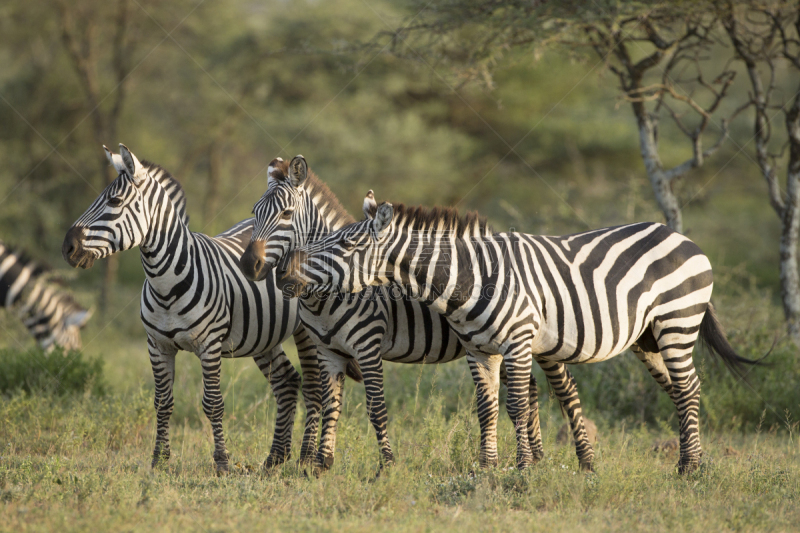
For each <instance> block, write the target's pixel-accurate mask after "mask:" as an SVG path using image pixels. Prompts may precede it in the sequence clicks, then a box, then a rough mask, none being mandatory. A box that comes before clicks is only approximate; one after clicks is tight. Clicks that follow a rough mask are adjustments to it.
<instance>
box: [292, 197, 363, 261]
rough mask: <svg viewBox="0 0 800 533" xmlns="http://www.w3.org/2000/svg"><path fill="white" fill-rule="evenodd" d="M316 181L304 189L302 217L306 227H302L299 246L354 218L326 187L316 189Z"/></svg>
mask: <svg viewBox="0 0 800 533" xmlns="http://www.w3.org/2000/svg"><path fill="white" fill-rule="evenodd" d="M315 185H317V184H316V183H312V184H311V186H310V187H309V188H307V189H305V190H304V192H305V199H304V200H305V204H306V214H307V216H306V217H304V218H305V221H306V227H305V228H302V231H301V234H302V235H303V241H304V242H302V243H301V246H303V245H306V244H309V243H312V242H315V241H317V240H319V239H321V238H323V237H325V236H326V235H328V234H329V233H331V232H332V231H336V230H338V229H339V228H342V227H344V226H346V225H348V224H352V223H353V222H355V221H356V220H355V219H354V218H353V217H352V216H350V214H349V213H348V212H347V211H345V210H344V209H343V208H342V206H341V204H339V201H338V199H337V198H336V197H335V196H334V195H333V193H332V192H330V190H329V189H327V187H326V188H325V189H324V190H321V191H319V192H318V191H317V190H316V189H317V188H318V187H317V186H315Z"/></svg>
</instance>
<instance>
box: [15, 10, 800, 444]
mask: <svg viewBox="0 0 800 533" xmlns="http://www.w3.org/2000/svg"><path fill="white" fill-rule="evenodd" d="M117 5H118V4H116V3H103V2H99V1H97V0H83V1H81V2H79V3H76V4H75V5H74V6H70V7H74V9H77V10H78V13H79V14H80V17H78V20H79V21H80V22H81V24H83V25H86V26H92V25H93V27H94V31H93V32H89V33H88V35H90V37H91V39H90V40H89V42H88V45H87V46H89V47H90V48H91V50H92V51H93V54H94V55H93V56H92V57H93V58H94V59H95V60H96V72H97V81H98V86H99V88H100V94H101V95H102V96H103V99H102V100H101V103H100V107H101V109H102V110H104V111H105V112H108V110H109V108H110V106H112V105H113V101H114V99H115V95H116V92H115V91H116V90H117V81H116V80H115V78H114V73H113V60H114V58H113V57H112V54H111V53H110V50H111V49H112V44H113V43H112V41H113V35H114V33H113V31H112V30H113V18H114V14H115V12H116V11H115V10H116V8H117ZM603 5H605V4H603ZM408 6H409V3H408V2H405V1H398V2H392V1H389V0H380V1H376V0H370V1H369V2H367V3H364V2H362V1H359V0H336V1H335V2H317V1H297V2H269V3H263V4H259V3H252V2H244V1H241V0H222V1H220V2H213V3H212V2H200V3H196V2H187V1H178V2H170V3H156V2H149V1H148V2H141V1H140V2H130V3H129V4H127V8H128V14H129V20H130V27H129V31H128V34H127V39H128V42H129V45H130V46H129V53H130V58H129V65H130V70H131V72H130V74H129V76H128V77H127V78H126V83H125V90H126V91H127V92H126V97H125V99H124V103H123V106H122V111H121V115H120V121H119V124H118V127H117V135H118V136H119V138H114V139H107V140H105V141H104V142H105V144H107V145H108V146H110V147H114V146H116V143H118V142H123V143H125V144H126V145H127V146H128V147H129V148H131V150H133V152H134V153H135V154H136V155H137V156H139V157H140V158H144V159H148V160H152V161H155V162H158V163H160V164H162V165H163V166H164V167H165V168H167V169H169V170H170V171H171V172H172V173H173V174H175V176H176V177H177V178H178V179H179V180H180V181H181V182H182V183H183V185H184V186H185V188H186V191H187V195H188V197H189V212H190V215H191V219H192V223H191V228H192V229H193V230H195V231H203V232H205V233H212V234H213V233H217V232H219V231H222V230H224V229H225V228H227V227H229V226H230V225H232V224H233V223H234V222H236V221H238V220H241V219H243V218H246V217H248V216H249V214H250V211H251V208H252V205H253V204H254V203H255V201H256V200H257V199H258V198H259V197H260V196H261V195H262V194H263V192H264V189H265V188H266V173H265V171H266V166H267V164H268V163H269V161H271V160H272V159H273V158H274V157H277V156H282V157H284V158H286V157H292V156H294V155H295V154H297V153H302V154H304V155H305V156H306V158H307V159H308V161H309V163H310V165H311V168H312V169H313V170H314V171H315V172H316V173H317V174H318V175H319V176H320V177H321V178H322V179H323V180H325V181H326V182H327V183H329V184H330V186H331V188H332V190H333V191H334V192H335V194H336V195H337V196H339V198H340V199H341V200H342V201H343V203H344V205H345V206H346V207H347V208H348V209H349V210H350V211H351V212H352V213H354V214H360V210H361V201H362V199H363V195H364V193H365V192H366V190H367V189H374V190H375V193H376V196H377V198H378V200H379V201H382V200H392V201H403V202H406V203H425V204H437V203H438V204H451V205H453V204H454V205H457V206H458V207H459V209H461V210H462V211H464V210H467V209H477V210H479V211H480V212H481V213H483V214H485V215H487V216H488V217H489V219H490V221H491V222H492V224H493V225H494V226H495V227H496V228H497V229H506V228H514V229H516V230H519V231H526V232H530V233H545V234H559V233H569V232H574V231H581V230H585V229H588V228H592V227H601V226H609V225H615V224H622V223H627V222H634V221H641V220H654V221H661V220H662V216H661V214H660V212H659V211H658V208H657V206H656V205H655V202H654V201H653V198H652V191H651V190H650V185H649V183H648V182H647V180H646V179H645V173H644V169H643V167H642V163H641V158H640V154H639V147H638V140H637V134H636V128H635V122H634V119H633V117H632V115H631V113H630V111H629V109H628V108H627V105H619V104H620V102H619V101H618V99H617V92H618V91H617V89H616V87H615V83H616V82H615V80H614V79H613V78H611V77H610V76H609V75H608V73H607V72H605V68H604V66H603V64H602V63H601V62H599V61H598V60H597V58H596V57H594V56H591V55H589V54H586V55H583V54H582V53H579V52H575V51H573V52H569V53H567V52H558V51H549V52H545V51H541V50H531V49H519V50H512V51H508V50H507V51H504V52H503V55H502V58H501V59H502V61H499V60H498V61H497V65H495V68H494V69H493V78H492V80H491V81H492V83H491V86H492V87H493V88H492V89H491V90H487V89H486V87H482V86H477V85H460V84H459V83H460V82H459V80H458V79H453V78H452V77H451V76H450V75H449V71H448V70H447V67H448V65H447V64H438V63H430V62H428V61H427V60H426V59H423V58H422V57H421V56H414V55H413V54H408V55H409V57H408V58H400V57H397V56H396V55H394V54H391V53H389V49H388V48H385V47H383V46H379V47H378V48H375V47H374V46H363V45H364V44H365V43H368V42H373V41H372V39H373V38H374V36H375V35H376V34H378V33H379V32H381V31H388V30H393V29H394V28H396V27H398V26H399V25H401V24H407V23H409V22H413V20H414V14H415V13H416V11H409V7H408ZM434 7H435V6H434ZM409 13H410V14H409ZM708 60H709V61H711V62H714V61H718V57H717V56H713V57H710V58H709V59H708ZM780 75H781V76H784V77H786V79H787V80H789V79H790V77H791V76H793V75H794V74H791V73H788V72H782V73H780ZM790 81H791V80H790ZM743 87H746V86H738V85H737V87H735V88H733V90H734V91H739V92H737V93H736V94H737V95H739V96H742V95H746V92H747V91H746V88H743ZM0 100H2V101H0V124H2V128H0V158H2V160H3V162H4V164H3V165H2V166H1V167H0V238H2V239H3V240H4V241H6V242H10V243H13V244H16V245H20V246H23V247H24V248H26V249H28V250H29V251H30V252H31V253H32V255H34V256H35V257H37V258H38V259H44V260H46V261H49V262H50V263H51V264H53V265H63V263H62V262H61V261H62V260H61V257H60V246H61V241H62V239H63V236H64V233H65V232H66V230H67V228H68V227H69V226H70V225H71V224H72V222H73V221H74V220H75V219H76V218H77V217H78V216H79V215H80V214H81V213H82V212H83V211H84V210H85V209H86V208H87V207H88V206H89V204H90V203H91V202H92V200H93V199H94V198H95V197H96V196H97V194H99V192H100V190H101V187H102V184H103V183H104V182H103V179H104V176H99V175H97V173H98V171H97V160H98V158H99V157H102V151H101V150H102V148H101V147H100V146H96V142H95V140H94V132H93V128H92V125H91V114H90V113H91V111H92V110H91V109H90V108H88V107H87V103H86V98H85V95H84V94H83V92H82V88H81V85H80V82H79V79H78V77H77V76H76V74H75V71H74V68H73V66H72V64H71V62H70V58H69V56H68V54H67V53H66V52H65V49H64V46H63V42H62V38H61V33H60V18H59V8H58V4H57V3H56V2H47V1H46V2H41V3H38V2H34V3H31V2H23V1H22V0H6V1H5V2H3V3H2V4H0ZM751 119H752V116H750V115H747V116H744V115H743V116H742V117H740V118H739V119H738V120H737V122H735V123H734V124H732V129H731V134H732V137H733V142H730V143H728V144H726V145H725V146H724V148H723V150H722V151H721V152H720V153H719V155H718V156H716V157H715V158H714V160H713V161H709V162H708V163H707V164H706V165H705V166H704V167H703V168H701V169H698V170H697V171H696V172H693V173H692V175H691V176H690V177H689V178H687V179H685V180H682V181H680V182H678V183H677V184H676V185H675V188H676V192H677V194H678V196H679V198H680V200H681V202H682V203H683V204H684V219H685V227H686V229H687V231H686V232H687V234H688V235H689V236H690V237H691V238H692V239H693V240H695V241H696V242H697V243H698V244H699V245H700V246H701V248H702V249H703V250H704V251H705V252H706V253H707V254H708V256H709V257H710V259H711V261H712V264H713V265H714V270H715V275H716V278H717V281H716V287H715V291H714V297H715V301H716V303H717V308H718V310H719V313H720V315H721V318H722V320H723V323H724V324H725V325H726V326H727V328H728V331H729V333H730V335H731V339H732V342H733V344H734V346H735V347H736V348H737V349H740V350H741V351H742V353H743V354H744V355H747V356H758V355H763V354H764V353H766V352H767V351H768V350H769V348H770V346H771V343H772V340H773V339H774V337H775V332H777V331H780V330H781V328H782V324H781V318H780V308H779V307H778V306H777V305H776V300H775V298H774V296H775V294H777V288H778V283H779V279H778V249H777V241H778V236H779V222H778V221H777V220H776V219H775V216H774V214H773V213H772V212H771V210H770V207H769V204H768V202H767V200H766V191H765V186H764V183H763V179H762V178H761V176H760V175H759V171H758V167H757V165H756V164H755V163H754V162H753V161H752V159H751V158H750V153H749V152H748V142H749V139H750V135H751V133H750V132H751V130H752V120H751ZM659 135H660V146H661V152H662V153H661V155H662V158H663V160H664V164H665V165H666V166H671V165H674V164H677V163H680V162H682V161H684V160H685V159H686V158H687V157H689V156H690V155H691V148H690V146H689V145H688V144H687V143H685V142H683V140H682V136H681V134H680V132H678V131H677V130H676V129H675V128H673V127H670V126H669V123H665V124H664V127H663V128H662V130H661V131H660V133H659ZM512 149H513V150H512ZM99 270H100V269H99V268H97V267H95V268H94V269H92V270H89V271H80V272H79V273H78V275H77V281H76V282H75V283H72V286H73V288H74V289H75V290H76V292H77V296H78V298H79V300H80V301H81V302H82V303H84V304H86V305H91V304H92V302H93V301H94V299H95V297H96V294H97V291H98V288H99V284H100V278H101V272H100V271H99ZM143 278H144V275H143V272H142V268H141V264H140V259H139V257H138V254H137V253H136V252H135V251H130V252H126V253H124V254H122V255H121V265H120V284H119V286H118V287H117V291H116V293H115V295H114V298H113V300H112V301H111V302H110V305H109V309H108V310H107V312H106V313H104V314H103V315H102V316H99V315H98V316H96V317H95V319H94V320H92V321H91V323H90V324H89V325H88V327H87V328H86V330H84V346H85V348H84V353H85V354H86V357H87V358H88V361H91V364H96V361H97V359H96V358H102V359H103V360H104V361H106V365H105V372H104V374H103V375H104V376H105V379H107V381H108V388H109V389H111V390H114V391H115V392H116V391H123V392H124V391H130V390H138V389H139V387H140V386H141V384H142V383H150V386H152V373H151V369H150V365H149V361H148V358H147V350H146V344H145V340H144V338H145V336H144V331H143V328H142V326H141V323H140V320H139V316H138V314H139V313H138V301H139V290H140V287H141V283H142V281H143ZM0 332H2V335H0V346H13V347H14V348H15V349H17V350H18V351H21V352H22V353H23V354H25V353H26V349H27V346H28V345H29V344H26V343H30V345H32V344H33V342H32V341H31V340H30V339H29V338H28V336H27V334H26V333H25V331H24V329H23V328H22V326H21V325H20V324H19V323H18V321H16V320H15V319H14V318H13V317H11V316H6V315H0ZM781 342H783V341H781ZM20 343H21V344H22V345H23V346H24V348H20V346H19V345H20ZM287 349H288V350H290V351H291V349H290V348H287ZM3 353H6V352H3ZM7 353H9V354H10V353H11V352H7ZM31 353H32V352H31ZM9 357H10V358H11V359H13V360H15V361H19V363H18V364H19V365H21V367H20V368H23V369H24V368H27V367H30V368H34V366H35V365H33V364H29V361H33V360H34V359H30V358H29V359H25V358H26V357H29V356H28V355H19V356H13V357H12V356H11V355H9ZM14 357H16V359H14ZM30 357H35V354H34V356H30ZM771 357H772V359H773V360H774V363H775V366H773V367H770V368H763V369H761V368H759V369H756V370H754V371H753V372H752V374H751V378H750V379H751V382H750V383H751V386H752V387H753V389H754V390H755V391H757V394H758V396H756V395H755V394H754V393H753V392H752V390H751V389H750V388H748V387H747V386H746V385H743V384H738V383H736V384H735V383H733V382H731V380H730V379H731V378H729V377H727V375H726V374H725V371H724V369H722V368H719V369H717V368H716V367H714V366H713V365H712V363H710V362H705V360H704V359H703V358H702V356H699V357H698V361H701V362H702V371H703V377H704V385H703V387H704V389H703V391H704V392H703V411H702V413H703V416H704V417H705V418H704V420H706V422H707V423H709V424H712V425H714V426H719V427H721V428H725V427H741V428H743V429H744V428H748V429H752V428H754V427H756V426H757V425H758V423H759V421H760V420H761V414H762V413H763V412H764V410H765V409H767V411H766V415H765V417H766V418H765V420H764V424H767V425H769V426H772V425H775V424H782V423H783V422H784V421H783V419H782V418H781V417H780V416H778V415H781V414H784V409H789V410H790V413H791V415H792V417H794V418H793V419H796V418H797V416H798V410H799V408H800V399H798V397H797V391H798V390H800V388H799V387H797V386H796V385H795V384H796V383H797V379H798V378H797V372H798V369H797V365H796V363H792V357H795V358H796V355H795V353H794V352H793V351H792V348H791V347H790V346H788V345H784V344H779V345H778V347H776V349H775V351H774V353H773V355H772V356H771ZM11 359H10V360H11ZM51 360H52V361H60V360H61V359H59V358H57V357H55V358H53V357H51ZM15 364H16V363H15ZM87 364H89V363H87ZM26 365H27V366H26ZM223 367H224V370H223V385H224V386H225V387H226V389H225V390H226V409H227V411H226V424H227V423H228V421H231V420H233V418H234V417H237V416H241V412H240V411H239V410H238V407H237V405H243V406H244V407H243V409H244V412H245V413H248V415H247V416H251V415H252V412H257V411H259V410H253V409H254V407H253V406H256V405H258V406H262V408H263V406H272V407H270V409H272V408H274V402H271V401H269V400H270V396H269V394H268V392H267V391H268V384H267V383H266V380H264V378H263V376H261V374H260V372H259V371H258V369H257V368H256V366H255V365H254V364H253V363H252V361H250V360H239V361H226V362H225V363H224V365H223ZM20 372H22V370H20ZM575 374H576V376H577V378H578V386H579V390H580V391H581V397H582V399H583V401H584V404H585V405H586V409H587V413H588V414H589V416H591V417H593V418H598V419H600V420H601V421H602V420H606V421H607V423H608V424H610V425H614V424H616V423H620V424H621V423H623V422H625V423H628V422H630V423H640V422H645V423H655V422H664V421H670V422H669V423H670V424H673V425H674V424H675V418H674V414H673V413H674V407H673V406H672V405H671V402H670V401H669V399H668V398H666V395H664V394H663V392H662V391H660V389H659V388H658V387H657V385H656V384H655V383H654V381H653V380H652V378H651V377H650V376H649V375H648V374H647V372H646V370H645V369H644V367H643V365H641V363H639V362H638V360H636V358H635V357H634V356H633V355H632V354H625V355H622V356H620V357H618V358H615V359H614V360H612V361H610V362H607V363H603V364H600V365H588V366H586V367H582V368H577V369H575ZM9 375H10V374H9ZM539 378H540V383H544V378H543V376H541V375H540V376H539ZM15 379H16V380H17V382H19V381H20V380H19V379H18V378H15ZM354 388H355V391H356V392H355V395H354V396H352V397H351V398H352V399H351V402H352V403H353V405H354V406H355V405H357V404H358V403H359V402H363V389H361V388H360V387H355V386H354ZM386 388H387V401H388V403H389V412H390V415H391V416H393V417H397V418H400V417H403V418H404V419H408V420H409V421H411V423H412V424H413V423H414V422H413V420H414V419H415V416H416V415H418V414H421V413H425V412H427V408H428V406H427V403H428V402H430V401H433V400H432V399H431V398H432V397H437V398H439V397H440V400H436V401H440V402H441V406H442V412H443V413H445V414H447V415H448V416H452V415H454V414H455V413H459V412H460V413H463V412H465V409H467V406H471V405H472V404H473V394H474V388H473V386H472V383H471V380H470V379H469V374H468V371H467V366H466V364H465V363H463V362H457V363H453V364H450V365H444V366H441V367H436V368H430V367H425V368H421V367H408V366H406V365H387V370H386ZM541 389H542V392H543V402H549V403H550V404H552V403H553V402H551V401H549V400H548V393H547V390H546V387H544V386H543V387H541ZM201 395H202V383H201V372H200V367H199V363H198V361H197V360H196V359H195V358H194V357H191V356H186V354H181V355H180V356H179V357H178V365H177V377H176V392H175V396H176V410H175V417H174V420H175V421H176V423H179V422H180V421H182V420H188V421H189V422H190V423H202V421H203V420H204V419H205V417H204V415H203V414H202V409H201V404H200V397H201ZM643 398H644V400H642V399H643ZM148 401H149V400H148ZM767 404H769V405H770V406H772V407H773V408H774V409H773V410H774V412H773V410H770V409H769V408H767ZM551 408H552V409H554V407H552V406H551ZM259 409H260V408H259ZM359 409H361V410H363V406H362V407H361V408H359ZM251 411H252V412H251ZM237 413H239V414H237ZM775 413H777V415H776V414H775ZM252 416H255V415H252ZM733 417H738V418H736V419H733ZM468 420H469V422H468ZM262 423H263V418H259V427H260V428H261V429H260V430H259V431H262V430H263V427H262V425H263V424H262ZM468 423H469V424H472V425H471V426H470V431H471V433H469V435H471V437H470V438H474V437H475V435H476V433H475V431H477V430H476V424H477V421H476V420H475V419H473V418H470V417H466V416H464V417H463V424H464V425H466V424H468ZM264 427H265V426H264ZM781 427H783V426H781ZM370 438H372V437H370ZM370 444H372V442H371V441H370ZM451 446H452V447H453V449H454V450H455V449H459V450H460V449H462V448H463V449H476V448H475V446H473V443H466V442H462V441H459V440H458V439H456V440H454V441H453V442H452V443H451Z"/></svg>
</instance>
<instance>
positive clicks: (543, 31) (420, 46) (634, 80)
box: [374, 0, 746, 232]
mask: <svg viewBox="0 0 800 533" xmlns="http://www.w3.org/2000/svg"><path fill="white" fill-rule="evenodd" d="M418 7H420V8H421V11H420V12H418V14H417V15H416V16H415V20H418V21H419V22H415V23H413V24H411V25H408V26H404V27H402V28H400V29H398V30H396V31H394V32H384V33H382V34H380V35H379V36H378V39H377V40H376V42H375V43H374V44H377V45H380V44H381V42H382V40H385V39H386V38H387V37H388V38H389V39H391V42H390V43H389V44H390V45H391V47H392V50H393V51H394V53H396V54H400V55H404V56H406V57H409V58H410V59H415V56H417V55H419V54H420V53H422V54H425V55H427V56H429V57H431V58H433V59H434V60H436V61H438V62H439V63H444V64H447V65H450V66H454V67H455V70H456V71H457V72H458V75H459V76H460V77H461V78H462V79H463V80H469V79H478V80H483V81H484V82H487V83H489V84H491V72H492V69H493V67H494V66H495V65H496V64H497V63H498V62H499V60H500V58H501V57H502V55H503V54H504V53H505V52H506V51H507V50H510V49H515V48H520V49H530V50H533V51H534V52H537V51H538V50H541V49H542V48H545V47H548V46H552V45H566V46H568V47H569V48H570V49H571V50H575V49H580V48H589V49H591V50H594V52H596V54H597V55H598V56H599V57H600V58H601V60H602V62H603V64H604V65H605V67H606V68H607V69H608V70H610V72H612V73H613V74H614V76H615V77H616V79H617V80H618V81H619V89H620V95H621V97H622V98H623V99H624V100H625V101H627V102H628V103H630V105H631V110H632V111H633V115H634V118H635V119H636V124H637V129H638V132H639V149H640V152H641V155H642V161H643V163H644V168H645V171H646V173H647V177H648V179H649V181H650V184H651V186H652V188H653V193H654V196H655V199H656V202H657V203H658V205H659V207H660V208H661V211H662V212H663V213H664V217H665V219H666V222H667V224H668V225H669V226H670V227H671V228H672V229H674V230H676V231H679V232H683V219H682V214H681V202H680V201H679V199H678V197H677V195H676V193H675V190H674V185H675V182H676V181H677V180H678V179H679V178H681V177H683V176H685V175H686V174H687V173H688V172H689V171H690V170H692V169H694V168H698V167H700V166H702V165H703V164H704V163H705V162H706V160H707V159H708V158H709V157H711V156H712V155H713V154H714V153H716V152H717V151H718V149H719V148H720V146H722V144H723V143H724V141H725V139H726V138H727V136H728V130H729V125H730V122H731V120H732V119H733V118H734V117H735V116H736V115H737V114H739V113H740V112H741V111H742V110H743V109H744V107H746V106H744V107H742V108H739V109H735V110H733V111H731V112H729V113H728V114H727V115H723V114H722V108H721V105H720V104H721V103H722V102H723V100H724V99H725V98H726V97H727V96H728V92H729V89H730V87H731V84H732V83H733V81H734V77H735V72H734V71H733V70H731V69H729V68H728V67H727V64H723V66H722V68H721V69H719V70H718V71H716V72H709V71H710V70H712V66H713V62H712V61H709V60H708V59H709V55H710V53H711V49H712V48H713V47H714V45H715V44H716V43H717V38H718V34H719V24H718V17H717V15H716V14H715V13H716V11H715V10H714V9H713V4H711V3H707V2H675V3H661V2H659V3H656V2H628V3H624V2H623V3H620V2H610V1H608V2H605V1H602V0H599V1H596V2H590V3H584V2H574V1H565V2H538V1H534V2H521V1H511V2H496V1H490V0H455V1H453V2H448V3H447V4H445V5H444V6H441V5H437V6H435V7H431V8H426V4H423V3H421V4H420V5H419V6H418ZM414 11H415V12H416V10H414ZM409 39H411V40H412V41H414V43H415V46H413V47H411V50H412V51H411V52H409V51H408V50H409V48H408V47H406V46H404V45H405V44H406V43H407V42H408V41H409ZM663 116H666V117H668V118H669V120H671V121H672V122H673V123H674V124H675V125H676V126H677V129H678V130H679V131H680V132H681V133H682V134H683V135H684V136H685V137H686V140H687V142H688V143H689V146H690V147H691V150H692V155H691V157H689V158H688V159H687V160H686V161H684V162H682V163H680V164H678V165H675V166H673V167H671V168H666V167H665V166H664V164H663V162H662V158H661V156H660V153H659V134H658V133H659V125H660V121H661V119H662V117H663ZM712 132H714V133H715V135H716V138H715V139H714V141H713V142H712V143H711V145H710V146H709V147H707V148H705V147H704V140H705V139H706V137H707V136H708V135H709V134H710V133H712Z"/></svg>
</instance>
